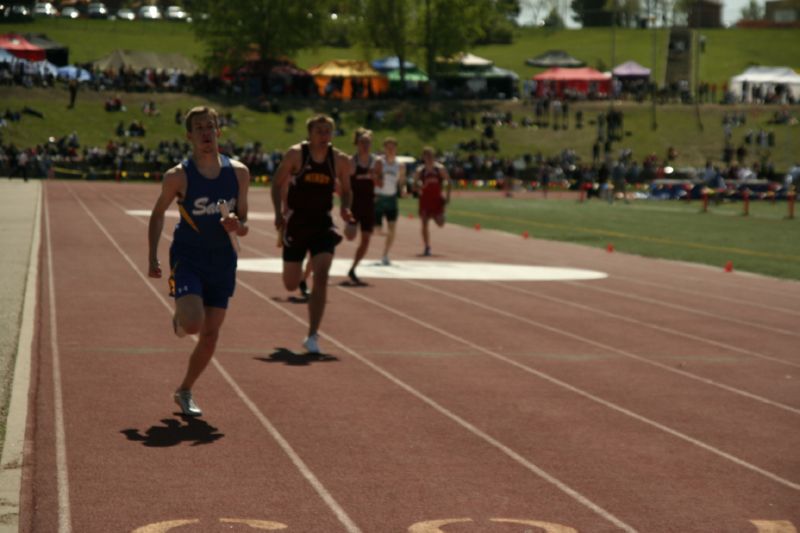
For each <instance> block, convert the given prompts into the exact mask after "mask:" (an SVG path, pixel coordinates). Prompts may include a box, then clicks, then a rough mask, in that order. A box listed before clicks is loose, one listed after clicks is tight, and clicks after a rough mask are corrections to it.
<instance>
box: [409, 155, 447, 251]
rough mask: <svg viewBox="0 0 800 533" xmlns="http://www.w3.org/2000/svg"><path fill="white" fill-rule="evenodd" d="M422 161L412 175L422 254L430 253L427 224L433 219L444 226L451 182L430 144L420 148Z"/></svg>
mask: <svg viewBox="0 0 800 533" xmlns="http://www.w3.org/2000/svg"><path fill="white" fill-rule="evenodd" d="M422 163H423V164H422V166H420V167H419V168H418V169H417V171H416V173H415V175H414V186H415V187H416V190H417V192H418V193H419V218H420V220H421V221H422V240H423V241H424V242H425V251H424V252H423V254H422V255H431V236H430V230H429V229H428V224H429V222H430V220H431V219H433V221H434V222H436V225H437V226H439V227H440V228H441V227H442V226H444V206H445V205H446V204H448V203H450V189H451V182H450V175H449V174H448V173H447V170H446V169H445V168H444V166H443V165H441V164H439V163H437V162H436V160H435V159H434V151H433V148H431V147H430V146H426V147H425V148H423V150H422ZM443 188H444V189H445V191H444V192H445V194H444V195H443V194H442V193H443V191H442V189H443Z"/></svg>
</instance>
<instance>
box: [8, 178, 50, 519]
mask: <svg viewBox="0 0 800 533" xmlns="http://www.w3.org/2000/svg"><path fill="white" fill-rule="evenodd" d="M35 183H36V186H37V187H38V190H37V197H36V206H35V212H34V214H33V231H32V233H31V241H30V242H31V248H30V252H29V255H28V273H27V278H26V280H25V298H24V300H23V304H22V317H21V320H20V330H19V338H18V339H17V353H16V356H15V363H14V377H13V381H12V382H11V395H10V399H9V403H8V416H7V417H6V433H5V441H4V442H3V455H2V459H0V508H2V511H1V512H0V514H2V524H0V531H9V532H10V531H12V530H13V531H15V532H16V531H18V530H19V512H20V497H21V490H22V469H23V465H24V453H25V430H26V428H27V420H28V407H29V406H28V396H29V392H30V383H31V348H32V344H33V331H34V329H35V328H34V321H35V320H36V301H37V290H36V289H37V287H38V283H39V251H40V248H41V237H42V235H41V233H42V224H41V219H42V189H43V187H42V185H41V183H40V182H35Z"/></svg>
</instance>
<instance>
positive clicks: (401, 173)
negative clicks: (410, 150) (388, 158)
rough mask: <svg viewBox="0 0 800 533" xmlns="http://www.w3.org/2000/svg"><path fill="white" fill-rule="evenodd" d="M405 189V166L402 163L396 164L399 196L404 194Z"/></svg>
mask: <svg viewBox="0 0 800 533" xmlns="http://www.w3.org/2000/svg"><path fill="white" fill-rule="evenodd" d="M405 191H406V166H405V165H404V164H402V163H400V164H399V165H398V173H397V192H398V193H399V195H400V198H402V197H404V196H405V194H404V193H405Z"/></svg>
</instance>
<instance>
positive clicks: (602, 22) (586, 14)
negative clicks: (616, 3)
mask: <svg viewBox="0 0 800 533" xmlns="http://www.w3.org/2000/svg"><path fill="white" fill-rule="evenodd" d="M606 4H607V0H572V3H571V4H570V6H571V7H572V11H573V12H574V13H575V14H574V15H573V19H574V20H575V22H580V23H581V25H582V26H583V27H584V28H591V27H598V26H611V20H612V13H611V9H609V8H608V7H607V5H606Z"/></svg>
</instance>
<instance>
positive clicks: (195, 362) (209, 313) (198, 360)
mask: <svg viewBox="0 0 800 533" xmlns="http://www.w3.org/2000/svg"><path fill="white" fill-rule="evenodd" d="M224 320H225V309H222V308H220V307H206V308H205V320H203V325H202V327H201V328H200V332H199V333H200V335H199V339H198V341H197V345H196V346H195V347H194V350H193V351H192V355H191V357H190V358H189V367H188V368H187V369H186V375H185V376H184V378H183V383H181V386H180V387H179V389H180V390H192V386H193V385H194V382H195V381H197V378H199V377H200V374H202V373H203V370H205V369H206V367H207V366H208V363H209V361H211V357H212V356H213V355H214V349H215V348H216V347H217V339H218V338H219V328H220V327H221V326H222V322H223V321H224Z"/></svg>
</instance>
